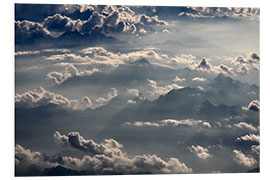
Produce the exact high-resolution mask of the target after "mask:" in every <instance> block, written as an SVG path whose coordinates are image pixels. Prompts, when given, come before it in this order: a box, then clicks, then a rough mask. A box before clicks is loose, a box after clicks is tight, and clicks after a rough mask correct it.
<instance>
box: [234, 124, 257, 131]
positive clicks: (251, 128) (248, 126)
mask: <svg viewBox="0 0 270 180" xmlns="http://www.w3.org/2000/svg"><path fill="white" fill-rule="evenodd" d="M234 126H235V127H238V128H240V129H243V130H250V131H258V129H257V128H256V127H254V126H252V124H248V123H246V122H239V123H237V124H234Z"/></svg>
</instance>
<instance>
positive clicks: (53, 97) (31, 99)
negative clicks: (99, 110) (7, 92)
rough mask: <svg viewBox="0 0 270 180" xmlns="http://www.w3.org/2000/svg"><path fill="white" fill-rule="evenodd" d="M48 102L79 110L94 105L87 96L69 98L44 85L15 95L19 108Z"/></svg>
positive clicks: (43, 104)
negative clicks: (49, 89) (74, 98)
mask: <svg viewBox="0 0 270 180" xmlns="http://www.w3.org/2000/svg"><path fill="white" fill-rule="evenodd" d="M47 104H55V105H59V106H61V107H63V108H67V109H78V110H84V109H86V108H90V107H92V103H91V99H90V98H89V97H87V96H85V97H83V98H82V99H81V100H69V99H68V98H66V97H64V96H62V95H60V94H56V93H53V92H49V91H46V90H45V89H44V88H43V87H39V88H37V89H35V90H34V91H28V92H25V93H23V94H16V96H15V105H16V107H17V108H34V107H39V106H45V105H47Z"/></svg>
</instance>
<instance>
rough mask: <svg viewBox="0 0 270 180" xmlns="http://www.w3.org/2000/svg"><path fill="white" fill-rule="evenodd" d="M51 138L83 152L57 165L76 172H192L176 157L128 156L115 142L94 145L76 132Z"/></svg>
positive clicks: (111, 140) (105, 140) (105, 141)
mask: <svg viewBox="0 0 270 180" xmlns="http://www.w3.org/2000/svg"><path fill="white" fill-rule="evenodd" d="M54 139H55V142H56V143H59V144H62V145H63V147H65V148H67V147H70V148H73V149H76V150H79V151H82V152H84V153H86V155H85V156H84V157H83V158H82V159H78V158H73V157H66V156H63V157H61V163H59V164H61V165H62V166H64V167H67V168H71V169H75V170H88V171H95V172H97V173H100V174H102V173H103V172H104V171H106V170H107V171H108V170H109V171H112V172H117V173H123V174H128V173H137V172H151V173H191V172H192V169H191V168H189V167H187V166H186V165H185V164H184V163H182V162H180V161H179V160H178V159H176V158H169V159H168V161H165V160H163V159H161V158H160V157H158V156H156V155H145V154H142V155H135V156H130V155H128V154H127V153H125V152H123V151H122V148H123V145H122V144H120V143H119V142H117V141H116V140H114V139H104V140H103V141H102V142H101V143H96V142H95V141H93V140H92V139H85V138H84V137H82V136H81V135H80V134H79V133H78V132H70V133H68V134H67V135H61V134H60V133H59V132H58V131H56V132H55V133H54ZM28 159H29V160H31V159H30V158H28Z"/></svg>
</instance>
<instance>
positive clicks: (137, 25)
mask: <svg viewBox="0 0 270 180" xmlns="http://www.w3.org/2000/svg"><path fill="white" fill-rule="evenodd" d="M75 11H77V15H75V14H72V13H71V12H73V13H74V12H75ZM86 11H88V15H89V17H88V18H87V19H85V17H83V18H82V19H79V18H81V16H80V14H82V13H83V12H86ZM53 12H54V15H50V16H48V17H46V18H45V19H44V20H43V21H42V22H41V23H35V22H31V21H26V20H25V21H24V24H25V22H29V23H28V24H31V25H32V27H34V26H35V32H40V33H41V34H40V35H39V36H40V37H42V33H45V34H47V35H51V36H52V37H54V32H58V33H65V32H79V33H80V34H82V35H83V34H91V33H93V34H95V33H99V34H106V35H107V34H108V35H113V34H119V33H128V34H129V33H136V32H137V33H141V32H142V31H144V33H146V32H150V31H152V27H153V26H157V25H158V26H160V25H168V23H167V22H166V21H164V20H160V19H159V18H158V16H152V17H150V16H147V15H146V14H136V13H135V12H134V11H132V10H131V9H130V8H129V7H127V6H120V7H117V6H97V7H95V6H86V5H62V6H57V7H55V10H54V11H53ZM50 14H51V13H50ZM69 16H70V17H69ZM75 16H77V18H78V19H76V18H75ZM72 18H73V19H72ZM18 23H20V21H16V23H15V24H16V25H17V24H18ZM34 24H35V25H34ZM28 26H29V25H28ZM16 27H17V26H16ZM18 27H19V28H16V29H23V28H21V26H18ZM32 29H33V28H32ZM32 29H31V30H32ZM16 32H17V33H16V35H18V39H19V36H20V37H23V35H25V33H30V31H29V30H26V31H25V33H24V34H23V33H22V31H16ZM31 34H32V33H31ZM60 35H61V34H60ZM58 36H59V35H58ZM35 37H37V36H36V35H35V36H34V35H33V36H32V38H35ZM54 38H55V37H54ZM56 38H57V37H56ZM21 42H23V39H21Z"/></svg>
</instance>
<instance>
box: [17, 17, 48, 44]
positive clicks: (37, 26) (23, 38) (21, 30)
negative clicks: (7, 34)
mask: <svg viewBox="0 0 270 180" xmlns="http://www.w3.org/2000/svg"><path fill="white" fill-rule="evenodd" d="M47 37H48V32H46V31H45V30H44V28H43V26H42V24H41V23H38V22H32V21H27V20H23V21H15V42H16V43H31V42H33V41H35V40H40V39H43V38H47Z"/></svg>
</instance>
